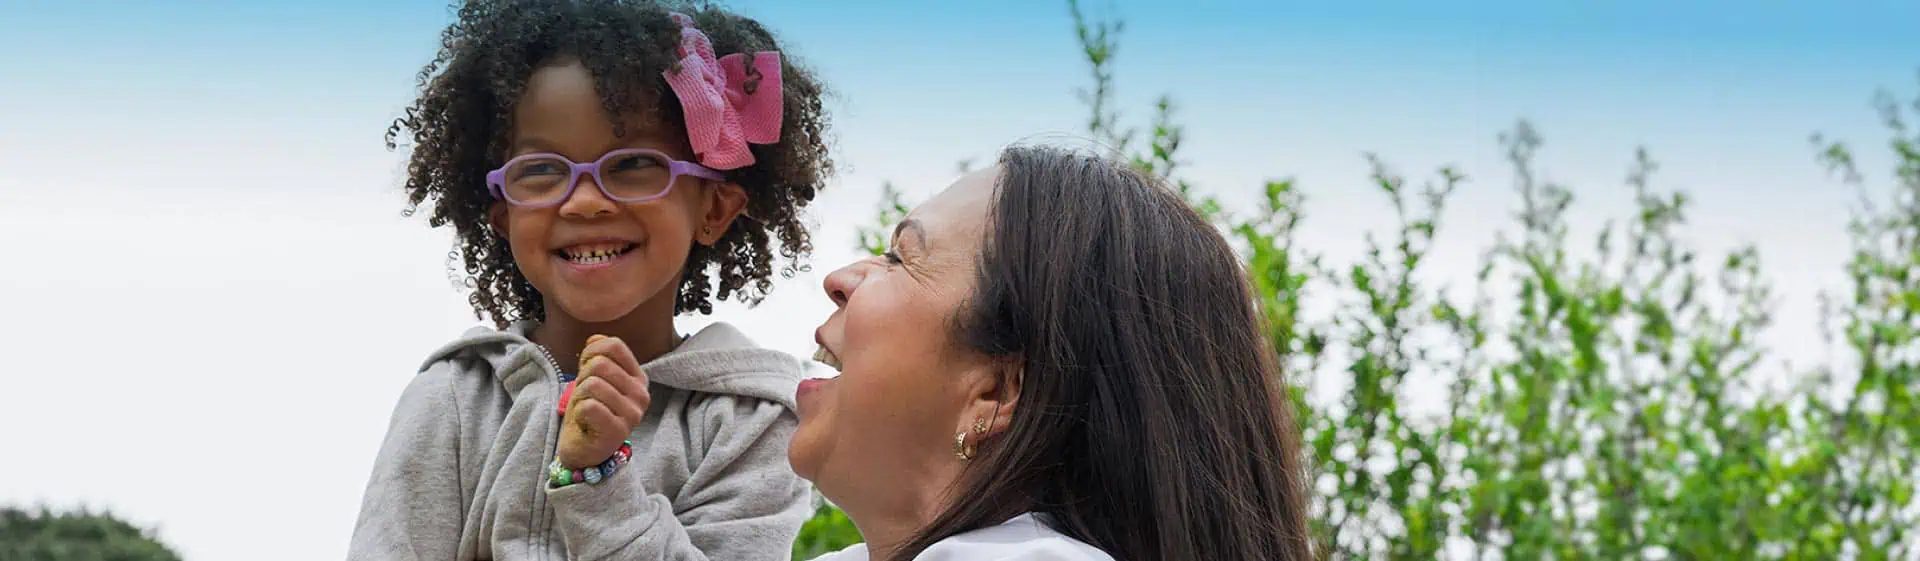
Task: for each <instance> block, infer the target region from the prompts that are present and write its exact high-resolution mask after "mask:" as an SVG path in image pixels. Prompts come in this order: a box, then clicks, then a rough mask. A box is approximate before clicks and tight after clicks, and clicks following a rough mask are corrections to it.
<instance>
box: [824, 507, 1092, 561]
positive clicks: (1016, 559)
mask: <svg viewBox="0 0 1920 561" xmlns="http://www.w3.org/2000/svg"><path fill="white" fill-rule="evenodd" d="M913 559H914V561H963V560H964V561H1113V556H1111V555H1107V554H1106V552H1103V551H1100V550H1099V549H1095V548H1094V547H1093V546H1091V545H1087V544H1086V543H1084V542H1081V541H1080V540H1076V539H1073V538H1069V537H1067V536H1066V535H1064V534H1061V533H1060V532H1055V531H1053V528H1050V527H1047V525H1046V524H1045V523H1044V522H1042V521H1041V519H1040V518H1039V517H1038V516H1036V515H1034V514H1033V513H1027V514H1022V515H1019V516H1015V517H1013V519H1012V520H1008V521H1006V522H1005V523H1002V524H1000V525H998V526H989V527H986V528H981V529H978V530H974V531H971V532H965V533H961V534H958V535H955V536H952V537H949V538H947V539H944V540H940V541H938V542H934V544H933V545H932V546H930V547H928V548H927V549H926V551H922V552H920V555H916V556H914V558H913ZM813 561H868V560H867V544H859V545H855V546H853V547H849V548H846V549H842V550H840V551H836V552H833V553H828V554H826V555H822V556H819V557H815V558H814V559H813Z"/></svg>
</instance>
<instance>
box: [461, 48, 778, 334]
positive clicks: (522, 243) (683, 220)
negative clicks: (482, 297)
mask: <svg viewBox="0 0 1920 561" xmlns="http://www.w3.org/2000/svg"><path fill="white" fill-rule="evenodd" d="M602 107H603V106H602V104H601V101H600V94H599V92H598V91H596V90H595V89H594V80H593V76H592V74H590V73H589V72H588V71H587V69H586V68H585V67H583V66H581V65H580V64H579V63H578V62H565V63H558V64H552V65H547V66H545V67H542V68H540V69H539V70H537V71H535V72H534V74H533V76H532V77H531V78H529V79H528V81H527V88H526V93H525V94H523V95H522V96H521V98H520V100H519V102H518V103H516V104H515V105H514V109H513V132H512V135H511V136H510V137H509V139H508V142H509V144H508V151H509V152H508V153H507V154H505V158H503V161H504V159H507V158H513V157H515V156H520V155H524V154H534V153H552V154H559V155H561V156H565V157H566V158H567V159H569V160H572V161H574V162H580V163H586V162H593V161H596V160H598V159H599V158H600V156H601V155H603V154H606V153H607V152H610V151H613V150H619V149H627V148H644V149H652V150H658V151H660V152H664V153H666V154H667V155H668V156H670V157H672V158H674V159H677V160H685V161H693V154H692V150H691V149H690V148H689V147H688V144H687V141H686V140H685V138H686V135H685V133H684V132H683V131H682V130H681V129H680V127H678V126H668V125H663V124H661V123H657V122H655V119H644V118H635V117H632V116H622V118H623V119H624V122H625V123H626V124H627V126H626V127H625V130H624V131H623V132H625V133H626V135H625V136H622V137H616V136H614V134H613V125H612V123H613V121H612V118H611V117H610V116H609V115H608V114H607V113H606V110H605V109H603V108H602ZM579 182H580V183H579V185H578V186H576V187H575V188H574V190H573V193H572V194H571V195H569V196H568V198H567V199H566V200H565V201H562V202H561V203H560V204H558V205H555V206H548V207H545V208H527V207H520V206H515V205H512V204H509V203H507V202H505V201H495V202H494V204H493V207H492V209H491V212H490V216H491V219H492V222H493V226H494V227H495V228H496V229H497V230H498V231H501V232H503V233H504V235H505V236H506V238H507V244H508V246H509V247H510V248H512V250H513V260H514V263H515V265H517V266H518V267H519V269H520V273H521V274H522V275H525V276H526V278H527V281H529V282H531V283H533V287H534V288H536V289H539V291H540V293H541V294H542V295H543V296H544V297H545V302H546V309H547V316H548V317H547V318H546V320H547V321H549V322H552V321H555V320H556V319H561V320H565V319H572V320H575V321H580V322H585V323H606V322H612V321H616V320H619V319H621V318H624V317H626V316H627V315H628V314H630V313H632V312H633V311H634V310H636V309H638V308H640V307H641V305H642V304H649V306H648V307H649V308H653V307H664V309H665V310H667V314H668V315H671V314H672V310H673V304H674V300H675V297H676V294H677V292H678V291H677V290H676V289H677V288H678V285H679V283H680V279H681V275H682V270H681V269H682V268H683V267H684V266H685V264H686V261H687V253H688V252H689V251H690V250H691V248H692V244H693V243H695V242H699V243H702V244H712V243H714V242H715V241H717V240H719V239H720V237H721V236H722V235H724V234H725V233H726V231H727V226H728V225H729V224H731V223H732V221H733V218H734V217H735V216H738V215H739V214H740V211H741V210H742V209H743V208H744V207H745V206H746V193H745V191H744V190H742V189H741V188H740V187H739V186H738V185H734V184H731V183H721V182H716V181H709V180H703V179H700V178H696V177H691V176H681V177H680V178H679V179H678V180H676V181H675V182H674V184H673V188H672V191H670V192H669V193H667V195H666V196H665V197H662V198H659V199H655V200H651V201H646V202H640V203H622V202H618V201H614V200H611V199H608V198H607V197H606V195H605V194H603V193H602V192H601V190H600V188H599V185H598V184H596V183H595V180H594V178H593V176H592V175H591V174H588V175H582V176H581V177H580V179H579Z"/></svg>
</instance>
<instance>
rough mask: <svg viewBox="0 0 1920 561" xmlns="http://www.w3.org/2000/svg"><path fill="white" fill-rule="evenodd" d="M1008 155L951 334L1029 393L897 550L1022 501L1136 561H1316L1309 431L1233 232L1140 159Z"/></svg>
mask: <svg viewBox="0 0 1920 561" xmlns="http://www.w3.org/2000/svg"><path fill="white" fill-rule="evenodd" d="M1000 166H1001V176H1000V178H999V186H998V194H997V196H996V201H995V203H994V205H993V211H992V212H991V214H990V224H989V225H988V228H987V231H988V232H989V233H988V234H987V238H986V239H985V240H984V241H983V246H984V249H983V250H982V253H981V256H980V266H979V278H978V288H977V289H976V291H975V293H974V296H973V297H972V299H971V300H970V301H969V302H968V304H967V305H965V306H963V307H962V308H961V309H960V311H959V312H958V314H957V315H956V317H955V318H954V336H955V337H956V338H957V339H958V341H959V343H960V344H962V345H965V346H968V347H971V348H973V349H975V350H977V351H980V352H983V353H987V354H989V355H993V356H997V357H1005V358H1007V359H1008V364H1009V365H1010V368H1009V369H1008V370H1009V374H1008V375H1010V376H1011V375H1018V376H1021V384H1020V391H1019V401H1018V403H1017V405H1016V406H1015V407H1014V408H1013V410H1012V411H1013V412H1012V419H1011V420H1010V423H1011V424H1010V425H1009V426H1008V428H1007V430H1005V431H1004V432H1002V433H1000V434H999V435H997V436H995V437H993V438H992V439H990V440H988V441H986V442H984V443H982V444H981V448H980V453H979V456H978V457H976V458H975V459H974V460H973V462H972V463H971V464H970V465H969V466H968V469H967V471H966V472H965V474H964V475H963V476H962V478H961V480H960V481H959V482H958V483H957V485H958V487H957V488H956V489H954V491H953V493H952V494H951V495H950V496H952V497H953V502H952V503H951V504H950V505H949V506H948V508H947V509H946V510H945V511H944V512H942V513H941V514H940V515H939V516H938V517H937V518H935V519H934V520H933V522H931V523H930V524H929V525H928V526H927V527H926V528H924V529H923V530H922V531H921V533H920V534H918V535H917V536H915V537H914V539H912V540H910V541H909V542H908V543H907V544H906V546H905V547H903V548H902V549H901V550H900V551H899V552H898V554H897V555H896V559H911V558H912V557H913V556H914V555H917V554H919V553H920V552H921V551H922V550H924V549H926V548H927V547H928V546H929V545H932V544H933V542H936V541H939V540H940V539H943V538H946V537H948V536H952V535H954V534H958V533H961V532H965V531H968V530H972V529H976V528H981V527H985V526H991V525H994V524H998V523H1000V522H1002V521H1005V520H1006V519H1008V518H1010V517H1012V516H1014V515H1017V514H1020V513H1022V512H1038V513H1044V514H1046V515H1049V516H1050V517H1051V518H1052V520H1053V522H1054V525H1055V527H1056V529H1057V530H1059V531H1061V532H1062V533H1065V534H1067V535H1069V536H1072V537H1074V538H1075V539H1079V540H1081V541H1084V542H1087V543H1089V544H1092V545H1094V546H1095V547H1098V548H1100V549H1102V550H1104V551H1106V552H1108V553H1109V554H1111V555H1113V556H1114V558H1116V559H1119V560H1122V561H1144V560H1174V559H1205V560H1218V561H1232V560H1252V559H1282V560H1305V559H1308V558H1309V556H1310V555H1311V554H1312V553H1311V547H1310V545H1309V536H1308V528H1307V519H1306V508H1307V507H1306V500H1305V499H1306V497H1305V495H1304V493H1305V492H1306V486H1305V485H1304V481H1303V480H1304V472H1303V471H1302V457H1301V452H1300V435H1299V433H1298V432H1297V430H1296V428H1295V425H1294V421H1293V415H1292V412H1291V410H1290V407H1289V405H1288V401H1287V399H1286V398H1285V394H1284V393H1283V392H1284V387H1285V386H1284V383H1283V381H1282V380H1281V375H1280V370H1279V367H1278V364H1277V360H1276V358H1275V356H1274V354H1273V352H1272V350H1271V349H1270V348H1269V347H1268V346H1267V343H1266V339H1265V338H1264V337H1263V336H1262V333H1261V329H1260V319H1259V316H1258V315H1257V313H1256V309H1255V307H1254V298H1253V293H1252V290H1251V289H1250V288H1249V286H1248V284H1247V279H1246V276H1245V273H1244V272H1243V269H1242V265H1241V263H1240V260H1239V259H1238V257H1237V256H1236V255H1235V254H1234V252H1233V250H1232V249H1231V248H1230V247H1229V246H1228V245H1227V242H1226V240H1225V239H1223V238H1222V237H1221V236H1220V234H1219V232H1217V231H1216V230H1214V228H1213V227H1212V226H1211V225H1209V224H1208V223H1207V222H1206V220H1204V219H1203V218H1201V217H1200V216H1199V214H1197V213H1196V212H1194V210H1193V209H1192V208H1191V207H1190V206H1188V205H1187V204H1186V202H1185V201H1183V200H1182V199H1181V198H1180V196H1179V195H1177V194H1176V193H1174V192H1173V191H1172V190H1170V189H1168V188H1167V186H1166V185H1165V183H1164V182H1162V181H1160V180H1158V179H1157V178H1154V177H1151V176H1148V175H1145V174H1142V173H1139V172H1137V171H1135V170H1133V169H1131V168H1130V167H1128V166H1126V165H1125V164H1121V163H1117V162H1114V161H1111V160H1107V159H1103V158H1099V157H1095V156H1091V155H1086V154H1080V153H1076V152H1073V151H1069V150H1066V149H1061V148H1050V147H1017V148H1012V149H1009V150H1007V151H1006V152H1005V153H1003V154H1002V155H1001V158H1000Z"/></svg>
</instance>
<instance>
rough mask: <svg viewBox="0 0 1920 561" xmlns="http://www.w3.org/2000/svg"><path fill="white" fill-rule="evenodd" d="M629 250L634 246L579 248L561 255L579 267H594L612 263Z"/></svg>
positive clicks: (565, 251) (568, 249) (565, 250)
mask: <svg viewBox="0 0 1920 561" xmlns="http://www.w3.org/2000/svg"><path fill="white" fill-rule="evenodd" d="M629 249H633V245H632V244H623V245H601V246H577V247H569V248H566V249H562V250H560V253H561V254H562V255H563V256H564V257H566V258H567V261H570V262H573V263H575V264H579V265H592V264H595V263H604V262H607V261H610V260H612V259H613V258H615V257H619V256H620V255H621V254H624V253H626V252H627V250H629Z"/></svg>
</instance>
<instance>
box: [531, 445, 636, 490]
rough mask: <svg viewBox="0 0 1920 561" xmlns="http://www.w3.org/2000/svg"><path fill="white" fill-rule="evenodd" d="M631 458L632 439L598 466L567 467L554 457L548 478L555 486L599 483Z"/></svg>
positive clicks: (548, 466) (611, 475)
mask: <svg viewBox="0 0 1920 561" xmlns="http://www.w3.org/2000/svg"><path fill="white" fill-rule="evenodd" d="M631 458H633V441H631V440H629V441H626V442H622V443H620V449H619V450H614V451H613V457H611V458H607V461H605V462H601V463H600V465H597V466H587V467H585V468H582V469H567V466H564V465H561V464H560V458H554V459H553V463H551V464H547V479H548V481H549V482H550V483H552V484H553V486H554V487H565V486H568V485H572V484H575V483H580V482H583V481H584V482H586V483H587V484H588V485H597V484H599V483H600V482H601V481H603V480H605V479H607V478H609V477H613V472H616V471H619V470H620V466H622V465H626V463H627V460H628V459H631Z"/></svg>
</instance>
